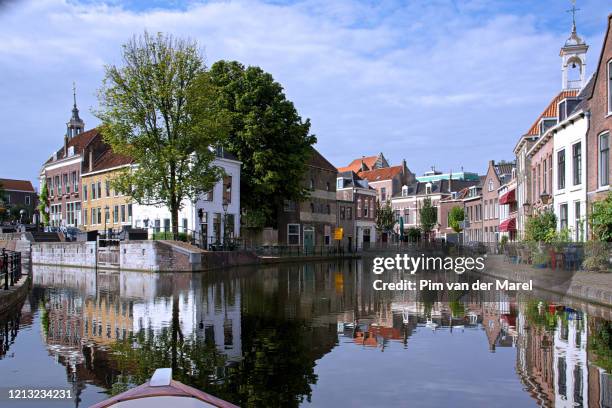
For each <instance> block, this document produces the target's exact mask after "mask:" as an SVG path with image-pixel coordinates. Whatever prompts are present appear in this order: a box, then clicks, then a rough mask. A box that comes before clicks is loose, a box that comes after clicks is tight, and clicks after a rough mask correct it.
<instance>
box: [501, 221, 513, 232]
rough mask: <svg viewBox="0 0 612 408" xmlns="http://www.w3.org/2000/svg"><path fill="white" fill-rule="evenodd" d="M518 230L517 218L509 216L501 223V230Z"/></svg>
mask: <svg viewBox="0 0 612 408" xmlns="http://www.w3.org/2000/svg"><path fill="white" fill-rule="evenodd" d="M508 231H516V218H508V219H507V220H504V221H502V222H501V224H499V232H508Z"/></svg>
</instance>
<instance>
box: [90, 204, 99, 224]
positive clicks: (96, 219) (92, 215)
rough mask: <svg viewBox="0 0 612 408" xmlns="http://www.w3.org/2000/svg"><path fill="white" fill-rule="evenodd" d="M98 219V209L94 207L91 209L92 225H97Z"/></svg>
mask: <svg viewBox="0 0 612 408" xmlns="http://www.w3.org/2000/svg"><path fill="white" fill-rule="evenodd" d="M97 221H98V217H97V216H96V209H95V208H92V209H91V225H96V223H97Z"/></svg>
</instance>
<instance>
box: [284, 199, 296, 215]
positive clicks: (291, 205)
mask: <svg viewBox="0 0 612 408" xmlns="http://www.w3.org/2000/svg"><path fill="white" fill-rule="evenodd" d="M296 209H297V206H296V205H295V201H293V200H285V201H283V210H284V211H285V212H294V211H295V210H296Z"/></svg>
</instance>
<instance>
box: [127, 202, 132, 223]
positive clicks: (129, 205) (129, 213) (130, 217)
mask: <svg viewBox="0 0 612 408" xmlns="http://www.w3.org/2000/svg"><path fill="white" fill-rule="evenodd" d="M127 213H128V218H127V220H128V222H129V223H132V204H128V205H127Z"/></svg>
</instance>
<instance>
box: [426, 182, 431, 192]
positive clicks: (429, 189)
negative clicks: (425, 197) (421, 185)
mask: <svg viewBox="0 0 612 408" xmlns="http://www.w3.org/2000/svg"><path fill="white" fill-rule="evenodd" d="M425 194H431V183H427V184H426V185H425Z"/></svg>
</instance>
